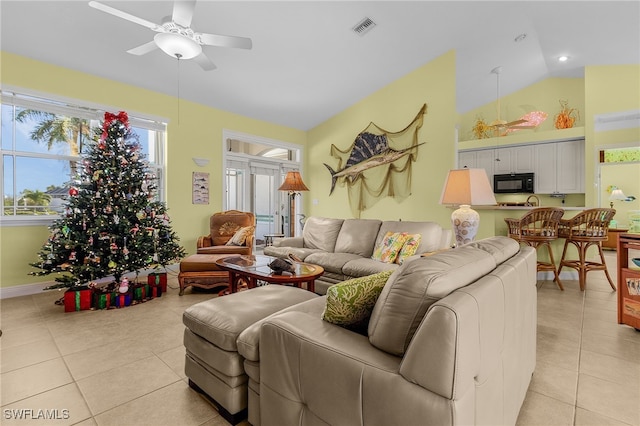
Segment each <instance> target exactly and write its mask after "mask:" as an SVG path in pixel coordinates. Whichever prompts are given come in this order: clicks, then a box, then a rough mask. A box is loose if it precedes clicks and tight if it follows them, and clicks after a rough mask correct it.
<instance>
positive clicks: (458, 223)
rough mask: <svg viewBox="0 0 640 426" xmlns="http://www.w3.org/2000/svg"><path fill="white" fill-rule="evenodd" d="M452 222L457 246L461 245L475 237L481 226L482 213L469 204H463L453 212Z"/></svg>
mask: <svg viewBox="0 0 640 426" xmlns="http://www.w3.org/2000/svg"><path fill="white" fill-rule="evenodd" d="M451 224H452V225H453V233H454V234H455V236H456V247H459V246H461V245H463V244H467V243H470V242H472V241H473V240H474V239H475V237H476V234H477V233H478V227H479V226H480V215H479V214H478V212H476V211H475V210H473V209H472V208H471V206H469V205H468V204H462V205H461V206H460V208H459V209H458V210H455V211H454V212H453V213H451Z"/></svg>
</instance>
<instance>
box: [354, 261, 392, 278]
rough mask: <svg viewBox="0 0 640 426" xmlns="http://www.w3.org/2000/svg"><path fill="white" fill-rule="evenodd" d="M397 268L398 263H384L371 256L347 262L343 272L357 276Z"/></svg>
mask: <svg viewBox="0 0 640 426" xmlns="http://www.w3.org/2000/svg"><path fill="white" fill-rule="evenodd" d="M397 268H398V264H396V263H383V262H378V261H377V260H373V259H370V258H360V259H354V260H350V261H348V262H347V263H345V265H344V266H343V267H342V273H344V274H345V275H346V276H348V277H351V278H355V277H363V276H365V275H371V274H377V273H378V272H382V271H388V270H390V269H397Z"/></svg>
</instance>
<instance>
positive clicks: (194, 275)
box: [178, 254, 237, 296]
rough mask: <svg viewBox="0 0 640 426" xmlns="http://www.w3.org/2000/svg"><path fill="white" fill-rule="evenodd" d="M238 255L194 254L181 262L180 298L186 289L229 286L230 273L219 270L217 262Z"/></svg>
mask: <svg viewBox="0 0 640 426" xmlns="http://www.w3.org/2000/svg"><path fill="white" fill-rule="evenodd" d="M229 256H237V254H192V255H191V256H187V257H185V258H184V259H182V260H181V261H180V273H179V274H178V283H179V284H180V293H179V294H180V296H182V295H183V294H184V289H185V288H187V287H189V286H193V287H200V288H206V289H211V288H215V287H220V286H223V285H228V284H229V273H228V272H226V271H223V270H222V269H220V268H218V266H217V265H216V260H218V259H222V258H225V257H229Z"/></svg>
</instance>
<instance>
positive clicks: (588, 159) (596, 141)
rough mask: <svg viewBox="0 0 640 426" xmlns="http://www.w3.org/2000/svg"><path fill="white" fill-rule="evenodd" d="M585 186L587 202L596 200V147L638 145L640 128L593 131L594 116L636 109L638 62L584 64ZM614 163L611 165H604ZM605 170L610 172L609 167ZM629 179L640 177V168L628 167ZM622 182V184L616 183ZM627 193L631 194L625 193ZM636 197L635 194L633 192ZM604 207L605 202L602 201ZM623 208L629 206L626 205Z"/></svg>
mask: <svg viewBox="0 0 640 426" xmlns="http://www.w3.org/2000/svg"><path fill="white" fill-rule="evenodd" d="M585 103H586V110H587V111H586V112H587V114H585V115H586V125H585V136H586V145H585V150H584V155H585V164H586V167H585V188H586V194H585V197H586V203H587V205H588V206H589V205H595V204H596V203H597V201H598V191H599V188H598V187H597V186H596V184H597V183H598V182H597V177H596V170H597V169H596V162H597V161H598V154H597V151H598V149H599V148H601V147H603V146H606V145H611V146H613V145H619V144H628V143H633V144H636V146H638V145H640V128H639V127H635V128H632V129H621V130H610V131H604V132H596V131H595V127H594V125H595V122H594V119H595V116H597V115H599V114H608V113H613V112H622V111H629V110H638V109H640V65H617V66H589V67H586V68H585ZM608 167H615V166H608ZM608 173H611V171H609V172H608ZM630 174H631V175H630V176H628V177H627V178H628V179H629V180H635V182H639V181H640V168H635V171H633V170H631V171H630ZM619 185H622V184H619ZM629 195H631V194H629ZM633 195H635V196H636V197H638V198H640V196H639V195H637V194H633ZM639 203H640V201H638V200H636V201H635V202H634V208H635V209H640V206H639ZM602 204H603V205H606V206H607V207H608V204H609V203H608V202H604V203H602ZM625 208H627V209H628V208H629V205H626V206H625Z"/></svg>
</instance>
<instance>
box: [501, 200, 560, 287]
mask: <svg viewBox="0 0 640 426" xmlns="http://www.w3.org/2000/svg"><path fill="white" fill-rule="evenodd" d="M563 214H564V210H563V209H560V208H557V207H538V208H535V209H532V210H531V211H530V212H528V213H527V214H525V215H524V216H522V217H521V218H520V219H510V218H507V219H505V220H504V221H505V222H506V223H507V226H508V228H509V234H508V236H509V237H510V238H513V239H514V240H516V241H518V242H519V243H524V244H526V245H528V246H531V247H533V248H535V249H536V250H537V249H538V247H546V248H547V251H548V252H549V262H542V261H540V260H538V261H537V264H536V266H537V271H553V276H554V278H553V281H555V282H556V284H558V287H560V290H563V291H564V287H562V283H561V282H560V273H559V271H558V270H557V269H556V264H555V260H554V259H553V250H552V249H551V244H550V243H551V241H554V240H556V239H557V238H558V224H559V222H560V219H561V218H562V215H563Z"/></svg>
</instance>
